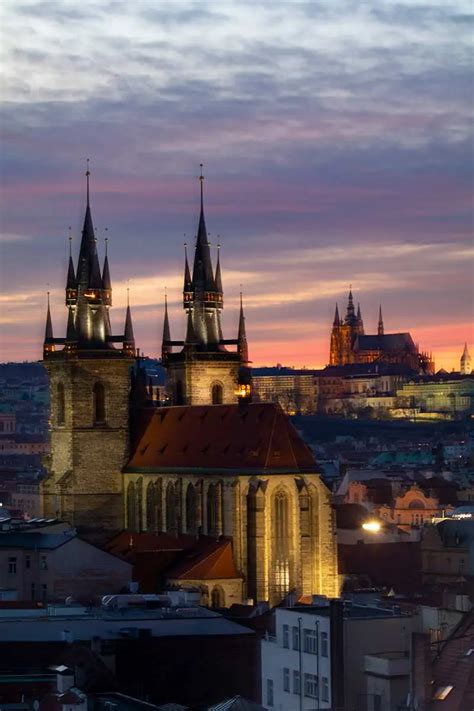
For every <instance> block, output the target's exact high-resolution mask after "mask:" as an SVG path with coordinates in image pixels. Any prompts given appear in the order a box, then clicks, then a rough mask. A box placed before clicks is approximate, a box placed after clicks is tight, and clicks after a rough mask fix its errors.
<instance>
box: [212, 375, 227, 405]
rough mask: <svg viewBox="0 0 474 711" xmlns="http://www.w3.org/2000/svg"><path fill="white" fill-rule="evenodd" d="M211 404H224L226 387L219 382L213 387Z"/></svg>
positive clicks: (213, 384)
mask: <svg viewBox="0 0 474 711" xmlns="http://www.w3.org/2000/svg"><path fill="white" fill-rule="evenodd" d="M211 402H212V404H213V405H222V403H223V402H224V386H223V384H222V383H221V382H220V381H219V380H216V382H214V383H212V385H211Z"/></svg>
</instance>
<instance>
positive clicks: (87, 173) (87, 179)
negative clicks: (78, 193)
mask: <svg viewBox="0 0 474 711" xmlns="http://www.w3.org/2000/svg"><path fill="white" fill-rule="evenodd" d="M89 163H90V158H86V164H87V170H86V185H87V207H89V176H90V174H91V172H90V170H89V167H90V166H89Z"/></svg>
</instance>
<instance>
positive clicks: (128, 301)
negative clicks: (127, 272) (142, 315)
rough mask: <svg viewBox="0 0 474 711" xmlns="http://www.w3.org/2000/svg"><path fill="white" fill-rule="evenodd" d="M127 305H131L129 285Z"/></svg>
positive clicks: (128, 288)
mask: <svg viewBox="0 0 474 711" xmlns="http://www.w3.org/2000/svg"><path fill="white" fill-rule="evenodd" d="M127 306H130V287H129V286H127Z"/></svg>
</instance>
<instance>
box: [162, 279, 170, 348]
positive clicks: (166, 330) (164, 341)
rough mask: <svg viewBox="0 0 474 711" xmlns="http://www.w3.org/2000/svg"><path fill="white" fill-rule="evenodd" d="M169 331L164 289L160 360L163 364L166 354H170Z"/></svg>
mask: <svg viewBox="0 0 474 711" xmlns="http://www.w3.org/2000/svg"><path fill="white" fill-rule="evenodd" d="M170 341H171V330H170V322H169V318H168V294H167V293H166V289H165V317H164V319H163V339H162V343H161V360H162V361H163V362H164V361H165V360H166V357H167V355H168V353H171V352H172V351H171V345H170V343H169V342H170Z"/></svg>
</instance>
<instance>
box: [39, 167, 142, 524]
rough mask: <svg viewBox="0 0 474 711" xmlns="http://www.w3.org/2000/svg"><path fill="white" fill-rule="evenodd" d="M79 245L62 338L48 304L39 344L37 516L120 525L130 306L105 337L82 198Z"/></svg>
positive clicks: (102, 288) (101, 294)
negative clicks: (42, 475) (42, 426)
mask: <svg viewBox="0 0 474 711" xmlns="http://www.w3.org/2000/svg"><path fill="white" fill-rule="evenodd" d="M86 176H87V205H86V212H85V218H84V227H83V230H82V238H81V246H80V250H79V258H78V262H77V270H76V269H75V268H74V263H73V258H72V254H71V253H70V256H69V267H68V274H67V281H66V306H67V309H68V321H67V329H66V337H65V338H54V336H53V327H52V320H51V313H50V308H49V299H48V310H47V318H46V331H45V341H44V348H43V358H44V365H45V368H46V370H47V373H48V377H49V387H50V400H51V412H50V430H51V455H50V457H49V462H48V466H47V468H48V476H47V478H46V479H45V480H44V483H43V489H42V497H43V513H44V516H48V517H56V516H60V517H61V518H63V519H65V520H67V521H70V522H71V523H72V524H74V525H76V526H88V527H101V528H120V527H121V526H122V520H123V503H122V486H121V476H120V471H121V469H122V467H123V466H124V465H125V463H126V461H127V458H128V455H129V395H130V372H131V366H132V365H133V364H134V362H135V343H134V337H133V328H132V320H131V313H130V307H129V306H128V307H127V314H126V321H125V329H124V334H123V335H120V336H114V335H112V331H111V326H110V316H109V309H110V307H111V306H112V285H111V279H110V271H109V263H108V257H107V254H106V256H105V260H104V265H103V270H102V272H101V270H100V265H99V258H98V254H97V245H96V238H95V234H94V227H93V223H92V213H91V208H90V201H89V170H88V171H87V173H86Z"/></svg>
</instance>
